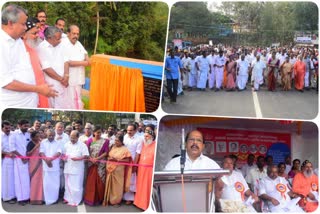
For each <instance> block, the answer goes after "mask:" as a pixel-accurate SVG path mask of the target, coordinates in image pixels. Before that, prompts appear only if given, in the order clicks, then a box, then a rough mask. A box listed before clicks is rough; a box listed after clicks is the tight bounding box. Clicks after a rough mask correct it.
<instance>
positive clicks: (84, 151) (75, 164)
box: [64, 141, 89, 174]
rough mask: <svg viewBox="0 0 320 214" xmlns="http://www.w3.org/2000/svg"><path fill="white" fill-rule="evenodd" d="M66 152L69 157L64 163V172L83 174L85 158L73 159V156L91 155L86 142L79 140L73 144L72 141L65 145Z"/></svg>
mask: <svg viewBox="0 0 320 214" xmlns="http://www.w3.org/2000/svg"><path fill="white" fill-rule="evenodd" d="M64 154H65V155H66V156H67V157H68V159H67V161H66V162H65V165H64V173H67V174H83V173H84V160H81V161H73V160H71V158H74V157H83V156H85V155H87V156H89V151H88V147H87V146H86V144H84V143H82V142H80V141H78V142H77V143H75V144H73V143H71V141H69V142H67V143H66V144H65V145H64Z"/></svg>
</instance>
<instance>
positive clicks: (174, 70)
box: [165, 50, 183, 103]
mask: <svg viewBox="0 0 320 214" xmlns="http://www.w3.org/2000/svg"><path fill="white" fill-rule="evenodd" d="M180 69H183V67H182V63H181V60H180V58H179V57H177V56H175V55H174V51H173V50H170V54H169V56H168V57H167V58H166V62H165V71H166V78H167V91H168V94H169V96H170V102H171V103H175V102H177V89H178V79H179V72H180Z"/></svg>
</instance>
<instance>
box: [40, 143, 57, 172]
mask: <svg viewBox="0 0 320 214" xmlns="http://www.w3.org/2000/svg"><path fill="white" fill-rule="evenodd" d="M58 152H59V153H60V154H61V153H62V150H61V146H60V144H59V143H58V142H57V141H55V140H53V141H52V142H50V141H49V140H48V139H44V140H42V141H41V144H40V153H43V154H44V155H45V156H46V157H53V156H54V155H55V154H57V153H58ZM59 161H60V159H59V158H56V159H55V160H53V161H52V167H51V168H49V167H48V165H47V163H46V162H45V161H44V160H43V161H42V166H43V171H59V170H60V166H59Z"/></svg>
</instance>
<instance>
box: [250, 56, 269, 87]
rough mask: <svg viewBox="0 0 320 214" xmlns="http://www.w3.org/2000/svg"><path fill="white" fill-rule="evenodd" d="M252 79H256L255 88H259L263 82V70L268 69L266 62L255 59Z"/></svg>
mask: <svg viewBox="0 0 320 214" xmlns="http://www.w3.org/2000/svg"><path fill="white" fill-rule="evenodd" d="M252 68H253V69H252V80H253V81H254V88H255V89H256V90H258V89H259V86H260V85H261V84H262V83H263V70H264V69H266V64H265V63H264V62H262V61H260V60H259V61H258V62H257V61H254V62H253V64H252Z"/></svg>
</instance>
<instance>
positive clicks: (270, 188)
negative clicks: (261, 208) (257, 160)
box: [259, 165, 302, 213]
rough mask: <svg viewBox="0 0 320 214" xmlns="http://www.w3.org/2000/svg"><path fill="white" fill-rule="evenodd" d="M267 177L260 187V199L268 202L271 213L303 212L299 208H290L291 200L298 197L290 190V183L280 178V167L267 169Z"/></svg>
mask: <svg viewBox="0 0 320 214" xmlns="http://www.w3.org/2000/svg"><path fill="white" fill-rule="evenodd" d="M267 175H268V176H267V177H264V178H262V179H261V182H260V186H259V197H260V198H261V199H262V200H264V201H265V202H266V205H267V207H268V209H269V210H270V211H271V212H279V213H281V212H286V211H287V210H288V209H290V211H295V212H302V210H301V208H299V207H298V206H290V207H289V206H288V203H289V202H290V200H291V199H290V198H295V197H298V195H297V194H294V193H293V192H292V191H291V190H290V189H289V188H288V186H289V184H288V181H287V180H286V179H285V178H283V177H280V176H278V167H277V166H276V165H271V166H268V167H267Z"/></svg>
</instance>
